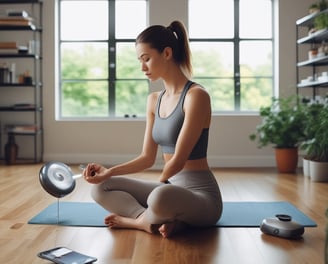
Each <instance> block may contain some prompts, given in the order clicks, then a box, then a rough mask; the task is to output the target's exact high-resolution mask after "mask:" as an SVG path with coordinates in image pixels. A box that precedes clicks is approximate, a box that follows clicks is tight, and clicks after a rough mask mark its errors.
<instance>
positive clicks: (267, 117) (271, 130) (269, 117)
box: [249, 96, 305, 173]
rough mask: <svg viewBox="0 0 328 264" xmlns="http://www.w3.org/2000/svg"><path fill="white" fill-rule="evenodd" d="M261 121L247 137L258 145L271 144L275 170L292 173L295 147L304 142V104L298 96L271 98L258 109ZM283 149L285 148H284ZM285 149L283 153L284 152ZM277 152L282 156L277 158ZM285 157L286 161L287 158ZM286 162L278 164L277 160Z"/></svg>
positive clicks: (293, 170) (296, 153) (295, 157)
mask: <svg viewBox="0 0 328 264" xmlns="http://www.w3.org/2000/svg"><path fill="white" fill-rule="evenodd" d="M260 116H261V117H262V122H261V123H260V124H259V125H257V127H256V132H255V133H253V134H251V135H250V136H249V137H250V139H251V140H252V141H257V142H258V147H259V148H262V147H265V146H267V145H273V146H274V147H275V152H276V163H277V168H278V171H279V172H282V173H294V172H295V171H296V168H297V162H298V146H299V145H300V143H301V142H303V141H304V138H305V135H304V127H305V118H304V117H305V116H304V105H303V104H300V103H299V98H298V97H296V96H290V97H288V98H272V103H271V105H270V106H266V107H261V108H260ZM284 150H285V151H284ZM285 152H287V154H285ZM280 155H284V157H283V158H280ZM287 160H288V161H287ZM281 161H283V162H286V161H287V164H281V163H280V162H281Z"/></svg>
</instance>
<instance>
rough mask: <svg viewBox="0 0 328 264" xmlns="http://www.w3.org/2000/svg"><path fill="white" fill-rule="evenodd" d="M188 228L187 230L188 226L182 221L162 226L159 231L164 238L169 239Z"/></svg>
mask: <svg viewBox="0 0 328 264" xmlns="http://www.w3.org/2000/svg"><path fill="white" fill-rule="evenodd" d="M186 228H187V224H185V223H183V222H180V221H174V222H168V223H165V224H162V225H161V226H160V228H159V229H158V231H159V233H160V234H161V235H162V237H164V238H168V237H172V236H173V235H175V234H177V233H179V232H181V231H183V230H185V229H186Z"/></svg>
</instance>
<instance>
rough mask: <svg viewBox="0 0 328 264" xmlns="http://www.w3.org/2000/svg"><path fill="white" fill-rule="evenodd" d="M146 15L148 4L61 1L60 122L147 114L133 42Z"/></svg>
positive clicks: (125, 0)
mask: <svg viewBox="0 0 328 264" xmlns="http://www.w3.org/2000/svg"><path fill="white" fill-rule="evenodd" d="M146 14H147V5H146V0H116V1H115V0H89V1H86V0H80V1H79V0H60V1H59V52H60V60H59V61H60V64H59V66H60V71H59V72H60V89H59V93H58V94H59V100H58V102H59V105H58V106H57V117H58V118H60V119H65V118H76V119H77V118H109V117H123V116H127V115H128V116H144V115H145V106H146V98H147V95H148V87H149V84H148V81H147V80H146V79H145V78H144V76H143V74H142V72H141V71H140V65H139V63H138V60H137V58H136V54H135V48H134V42H135V38H136V36H137V34H138V33H139V32H141V31H142V30H143V29H144V28H145V27H146V18H147V16H146ZM127 18H128V19H127Z"/></svg>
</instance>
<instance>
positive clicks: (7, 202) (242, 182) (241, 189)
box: [0, 164, 328, 264]
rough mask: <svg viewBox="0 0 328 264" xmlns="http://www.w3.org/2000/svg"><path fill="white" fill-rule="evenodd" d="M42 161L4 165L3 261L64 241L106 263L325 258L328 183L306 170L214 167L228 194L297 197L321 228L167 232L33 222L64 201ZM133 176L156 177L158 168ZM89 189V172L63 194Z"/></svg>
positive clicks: (79, 196)
mask: <svg viewBox="0 0 328 264" xmlns="http://www.w3.org/2000/svg"><path fill="white" fill-rule="evenodd" d="M41 166H42V164H38V165H15V166H4V165H0V202H1V205H0V248H1V254H0V263H13V264H30V263H48V262H47V261H44V260H41V259H40V258H38V257H37V253H38V252H39V251H42V250H46V249H50V248H52V247H56V246H66V247H69V248H71V249H74V250H77V251H80V252H83V253H85V254H90V255H92V256H95V257H97V258H98V262H97V263H100V264H107V263H111V264H116V263H118V264H123V263H141V264H147V263H151V264H152V263H156V264H157V263H158V264H160V263H168V264H173V263H179V264H180V263H186V264H193V263H201V264H206V263H222V264H226V263H227V264H230V263H231V264H235V263H238V264H244V263H250V264H257V263H259V264H266V263H272V264H277V263H279V264H284V263H286V264H287V263H288V264H289V263H295V264H300V263H311V264H314V263H315V264H321V263H324V244H325V226H326V218H325V210H326V208H327V206H328V183H315V182H311V180H310V179H309V178H305V177H303V175H302V173H301V172H300V173H298V174H278V173H276V170H275V169H263V168H262V169H249V168H247V169H217V170H214V172H215V176H216V177H217V180H218V182H219V184H220V186H221V191H222V196H223V199H224V200H225V201H289V202H291V203H293V204H294V205H295V206H296V207H298V208H299V209H300V210H301V211H303V212H304V213H305V214H307V215H308V216H309V217H311V218H312V219H313V220H314V221H315V222H316V223H317V224H318V227H316V228H306V229H305V233H304V235H303V239H301V240H296V241H292V240H287V239H282V238H277V237H272V236H268V235H264V234H262V233H261V231H260V229H259V228H209V229H205V230H194V231H193V232H189V233H187V234H184V235H180V236H178V237H176V238H174V239H163V238H161V237H160V236H157V235H150V234H147V233H145V232H142V231H134V230H109V229H107V228H88V227H83V228H81V227H63V226H47V225H30V224H27V222H28V220H29V219H30V218H32V217H33V216H34V215H35V214H37V213H38V212H40V211H41V210H42V209H43V208H45V207H46V206H48V205H49V204H50V203H53V202H55V201H56V198H54V197H52V196H50V195H49V194H48V193H46V192H45V191H44V190H43V189H42V187H41V185H40V184H39V179H38V173H39V169H40V167H41ZM72 168H73V170H74V171H76V172H78V169H77V167H76V166H72ZM133 176H135V177H143V178H149V179H151V178H155V179H156V178H157V176H158V172H154V171H149V172H147V173H143V174H136V175H133ZM89 188H90V186H89V185H88V184H87V183H86V182H85V181H84V180H83V179H80V180H77V186H76V188H75V190H74V192H73V193H71V194H70V195H68V196H66V197H64V198H62V200H63V201H91V198H90V195H89Z"/></svg>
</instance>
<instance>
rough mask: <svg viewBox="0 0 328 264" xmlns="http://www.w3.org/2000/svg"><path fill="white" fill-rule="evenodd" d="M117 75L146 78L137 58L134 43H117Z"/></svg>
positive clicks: (119, 76) (119, 77)
mask: <svg viewBox="0 0 328 264" xmlns="http://www.w3.org/2000/svg"><path fill="white" fill-rule="evenodd" d="M116 77H117V78H118V79H126V78H134V79H145V75H144V74H143V73H142V71H141V66H140V62H139V61H138V60H137V55H136V49H135V44H134V43H117V45H116Z"/></svg>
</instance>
